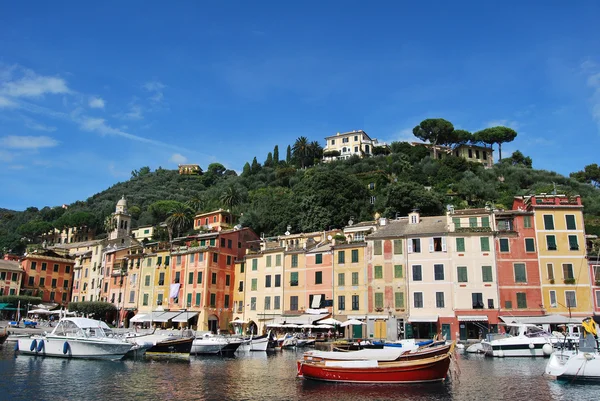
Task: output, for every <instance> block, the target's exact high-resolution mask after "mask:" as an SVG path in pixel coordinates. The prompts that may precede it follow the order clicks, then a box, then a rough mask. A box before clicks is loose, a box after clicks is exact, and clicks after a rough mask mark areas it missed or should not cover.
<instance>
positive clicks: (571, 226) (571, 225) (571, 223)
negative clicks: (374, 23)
mask: <svg viewBox="0 0 600 401" xmlns="http://www.w3.org/2000/svg"><path fill="white" fill-rule="evenodd" d="M565 220H566V221H567V230H577V225H576V224H575V215H574V214H567V215H566V216H565Z"/></svg>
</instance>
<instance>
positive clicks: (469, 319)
mask: <svg viewBox="0 0 600 401" xmlns="http://www.w3.org/2000/svg"><path fill="white" fill-rule="evenodd" d="M457 318H458V321H459V322H487V321H488V317H487V316H484V315H477V316H457Z"/></svg>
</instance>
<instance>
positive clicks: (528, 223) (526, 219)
mask: <svg viewBox="0 0 600 401" xmlns="http://www.w3.org/2000/svg"><path fill="white" fill-rule="evenodd" d="M523 227H524V228H531V216H523Z"/></svg>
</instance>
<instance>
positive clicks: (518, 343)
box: [481, 323, 554, 358]
mask: <svg viewBox="0 0 600 401" xmlns="http://www.w3.org/2000/svg"><path fill="white" fill-rule="evenodd" d="M506 328H507V329H508V330H509V331H508V333H506V334H504V335H502V334H499V335H498V334H488V336H487V338H486V339H485V340H483V341H482V342H481V346H482V348H483V352H484V353H485V355H486V356H495V357H500V358H502V357H505V356H507V357H509V356H550V354H552V352H553V351H554V348H553V347H552V341H553V338H554V337H553V336H552V335H551V334H550V333H548V332H546V331H544V330H542V329H541V328H539V327H537V326H536V325H533V324H521V323H511V324H507V325H506Z"/></svg>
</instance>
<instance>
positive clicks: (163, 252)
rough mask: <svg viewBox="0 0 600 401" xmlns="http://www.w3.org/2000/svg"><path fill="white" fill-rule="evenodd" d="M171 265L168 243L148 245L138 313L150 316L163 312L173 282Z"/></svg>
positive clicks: (141, 273)
mask: <svg viewBox="0 0 600 401" xmlns="http://www.w3.org/2000/svg"><path fill="white" fill-rule="evenodd" d="M169 264H170V248H169V244H168V243H152V244H148V245H147V247H146V249H145V258H144V259H143V260H142V261H141V272H140V291H139V299H138V303H137V304H138V313H140V314H141V313H144V314H148V313H150V312H152V311H156V310H163V303H164V305H167V302H168V297H169V283H170V282H171V275H170V271H171V269H169Z"/></svg>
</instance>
